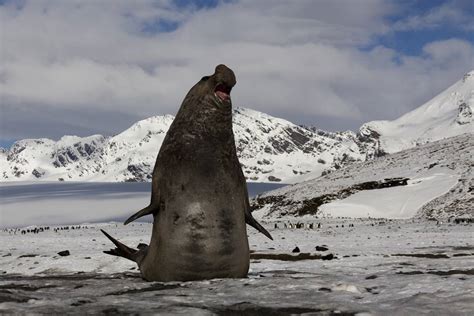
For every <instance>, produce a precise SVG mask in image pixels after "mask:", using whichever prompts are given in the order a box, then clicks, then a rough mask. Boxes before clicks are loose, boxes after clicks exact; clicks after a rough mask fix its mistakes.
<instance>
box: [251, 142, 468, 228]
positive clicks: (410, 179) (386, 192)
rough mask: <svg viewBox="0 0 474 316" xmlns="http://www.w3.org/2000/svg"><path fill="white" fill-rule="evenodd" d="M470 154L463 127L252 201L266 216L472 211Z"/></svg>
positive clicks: (402, 215) (462, 213) (446, 214)
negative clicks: (457, 132) (453, 133)
mask: <svg viewBox="0 0 474 316" xmlns="http://www.w3.org/2000/svg"><path fill="white" fill-rule="evenodd" d="M473 155H474V139H473V134H472V133H467V134H463V135H459V136H455V137H451V138H447V139H444V140H440V141H436V142H432V143H428V144H424V145H420V146H417V147H414V148H411V149H407V150H403V151H400V152H398V153H394V154H391V155H385V156H383V157H378V158H375V159H373V160H369V161H365V162H360V163H354V164H351V165H347V166H345V167H343V168H341V169H339V170H336V171H334V172H330V173H329V174H326V175H324V176H321V177H318V178H316V179H312V180H309V181H306V182H302V183H298V184H294V185H290V186H285V187H282V188H280V189H277V190H274V191H270V192H267V193H265V194H263V195H261V196H258V197H256V198H254V199H253V200H252V201H251V202H252V207H253V209H254V212H256V213H255V215H256V216H257V217H259V218H266V219H275V218H282V217H283V218H284V217H285V216H289V217H291V218H294V216H305V215H309V216H311V217H314V216H316V217H318V216H319V217H321V216H330V217H331V216H334V217H336V216H346V215H347V216H350V217H390V218H410V217H412V216H420V217H429V218H437V219H439V218H445V217H459V216H467V217H474V191H473V189H474V179H473V177H474V172H473V171H474V170H473V167H474V164H473V161H474V157H473ZM344 201H346V203H343V202H344ZM341 206H342V207H341ZM341 209H344V211H346V212H347V214H344V213H341ZM388 215H389V216H388Z"/></svg>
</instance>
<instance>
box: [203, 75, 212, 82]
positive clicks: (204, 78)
mask: <svg viewBox="0 0 474 316" xmlns="http://www.w3.org/2000/svg"><path fill="white" fill-rule="evenodd" d="M209 78H211V76H205V77H202V78H201V81H207V80H208V79H209Z"/></svg>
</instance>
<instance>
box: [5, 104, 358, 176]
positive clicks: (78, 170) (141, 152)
mask: <svg viewBox="0 0 474 316" xmlns="http://www.w3.org/2000/svg"><path fill="white" fill-rule="evenodd" d="M233 114H234V115H233V122H234V133H235V139H236V146H237V149H238V155H239V159H240V162H241V164H242V168H243V171H244V174H245V176H246V178H247V180H248V181H250V182H283V183H293V182H296V181H297V180H300V179H302V178H301V177H302V176H307V177H315V176H319V175H320V174H321V172H323V171H324V170H328V169H337V168H339V167H340V166H341V165H344V164H346V163H349V162H352V161H361V160H365V159H366V156H367V153H366V152H364V150H363V149H362V150H361V148H363V146H360V145H359V144H358V140H357V137H356V135H355V134H354V133H352V132H345V133H329V132H324V131H319V130H316V129H314V128H313V129H310V128H305V127H301V126H297V125H295V124H293V123H291V122H289V121H286V120H283V119H279V118H275V117H272V116H269V115H267V114H264V113H261V112H257V111H253V110H250V109H244V108H236V109H235V110H234V113H233ZM172 121H173V116H171V115H165V116H155V117H151V118H148V119H145V120H142V121H139V122H137V123H135V124H134V125H133V126H131V127H130V128H129V129H127V130H125V131H124V132H122V133H120V134H118V135H116V136H113V137H105V136H102V135H93V136H89V137H84V138H81V137H76V136H64V137H62V138H61V139H60V140H59V141H53V140H50V139H25V140H21V141H18V142H16V143H15V144H14V145H13V146H12V147H11V149H10V150H9V151H6V150H3V151H1V152H0V165H1V166H0V179H1V180H2V181H18V180H29V181H33V180H47V181H57V180H60V181H112V182H115V181H149V180H150V179H151V172H152V170H153V166H154V163H155V159H156V155H157V154H158V151H159V148H160V146H161V143H162V142H163V139H164V136H165V134H166V132H167V130H168V128H169V126H170V125H171V122H172Z"/></svg>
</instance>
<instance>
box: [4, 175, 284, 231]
mask: <svg viewBox="0 0 474 316" xmlns="http://www.w3.org/2000/svg"><path fill="white" fill-rule="evenodd" d="M283 185H284V184H272V183H248V185H247V187H248V191H249V194H250V195H255V194H257V193H261V192H262V191H266V190H270V189H274V188H278V187H281V186H283ZM150 191H151V183H136V182H135V183H126V182H125V183H100V182H99V183H96V182H67V183H65V182H35V183H28V182H6V183H5V182H3V183H1V182H0V228H2V227H20V226H28V225H61V224H78V223H84V222H104V221H110V220H116V221H124V220H125V219H127V218H128V217H129V216H130V215H132V214H134V213H135V212H136V211H138V210H139V209H141V208H143V207H145V206H147V205H148V204H149V203H150Z"/></svg>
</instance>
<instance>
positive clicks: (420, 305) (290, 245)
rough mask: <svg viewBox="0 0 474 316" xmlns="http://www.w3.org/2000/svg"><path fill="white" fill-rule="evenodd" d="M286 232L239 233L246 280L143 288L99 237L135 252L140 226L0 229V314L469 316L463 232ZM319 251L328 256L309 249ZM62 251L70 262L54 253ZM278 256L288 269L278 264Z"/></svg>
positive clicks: (382, 227)
mask: <svg viewBox="0 0 474 316" xmlns="http://www.w3.org/2000/svg"><path fill="white" fill-rule="evenodd" d="M275 223H276V224H277V226H278V228H275V226H274V225H275ZM285 223H286V222H285ZM285 223H283V222H273V223H271V224H269V223H264V225H265V226H266V227H267V228H268V229H269V230H270V232H271V234H272V235H273V237H274V241H270V240H268V239H266V238H265V237H264V236H263V235H261V234H259V233H258V232H256V231H255V230H253V229H252V228H251V227H249V228H248V233H249V242H250V246H251V249H252V250H253V251H254V253H253V254H252V257H253V259H251V266H250V272H249V277H248V278H246V279H227V280H221V279H215V280H207V281H199V282H171V283H159V282H145V281H143V280H142V279H141V278H140V277H139V274H138V271H137V268H136V265H135V263H133V262H131V261H128V260H126V259H123V258H118V257H113V256H109V255H106V254H103V253H102V251H103V250H107V249H109V248H111V247H112V244H111V243H110V242H109V241H108V240H107V239H106V237H105V236H103V235H102V234H101V232H100V230H99V229H100V228H102V229H105V230H106V231H107V232H109V233H110V234H111V235H113V236H115V237H117V238H119V239H120V240H121V241H122V242H124V243H126V244H128V245H130V246H135V245H137V244H138V243H140V242H145V243H147V242H148V241H149V238H150V235H151V224H149V223H132V224H130V225H128V226H123V225H122V224H120V223H107V224H91V225H87V226H85V225H82V227H81V228H80V229H74V230H73V229H71V228H70V229H69V230H57V231H55V229H54V228H57V227H50V230H48V231H44V232H41V233H38V234H32V233H28V234H21V233H20V232H19V231H17V232H16V233H14V232H13V231H12V230H10V231H8V230H5V231H2V232H0V243H1V244H2V247H1V249H0V275H1V277H0V313H55V314H62V313H68V314H70V313H75V314H85V313H94V314H96V313H102V314H106V313H114V314H120V313H164V314H193V315H215V314H217V315H229V314H230V315H235V314H238V313H241V314H251V315H257V314H272V315H287V314H292V313H293V314H301V313H314V314H316V315H329V314H336V313H346V315H353V314H357V313H359V314H362V313H365V315H370V314H371V315H387V314H390V315H406V314H411V315H415V314H437V315H447V314H450V315H452V314H456V315H472V313H473V312H474V306H473V304H472V302H473V301H474V285H473V284H474V282H472V281H473V275H474V270H473V268H472V267H473V266H474V260H473V259H474V244H473V239H472V236H473V235H472V234H473V226H472V224H454V223H439V224H438V225H437V223H436V222H429V221H419V220H391V221H390V220H374V219H358V220H349V219H325V220H320V221H317V222H316V221H315V220H312V221H311V223H313V225H314V229H307V228H306V229H285V228H283V227H284V224H285ZM295 223H296V222H293V224H295ZM318 223H321V224H322V227H321V228H319V229H318V228H317V224H318ZM286 224H288V223H286ZM306 224H309V222H308V223H306ZM352 224H353V225H354V227H349V226H352ZM343 225H344V227H342V226H343ZM323 245H325V246H327V248H329V249H328V250H327V251H316V250H315V247H316V246H323ZM296 246H298V247H299V249H300V250H301V253H310V254H311V255H313V256H314V257H313V258H312V259H308V260H299V259H298V257H297V256H298V254H297V253H295V254H292V250H293V249H294V248H295V247H296ZM63 250H69V252H70V255H69V256H60V255H58V252H60V251H63ZM329 254H332V255H333V256H334V258H333V259H332V260H321V256H319V257H318V256H317V255H325V256H327V257H325V258H326V259H331V256H328V255H329ZM262 255H273V257H271V259H265V258H264V257H262ZM283 255H286V256H287V257H288V255H292V256H293V257H289V258H293V259H294V261H284V260H279V259H281V258H283ZM259 256H260V258H259Z"/></svg>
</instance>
